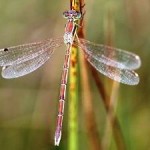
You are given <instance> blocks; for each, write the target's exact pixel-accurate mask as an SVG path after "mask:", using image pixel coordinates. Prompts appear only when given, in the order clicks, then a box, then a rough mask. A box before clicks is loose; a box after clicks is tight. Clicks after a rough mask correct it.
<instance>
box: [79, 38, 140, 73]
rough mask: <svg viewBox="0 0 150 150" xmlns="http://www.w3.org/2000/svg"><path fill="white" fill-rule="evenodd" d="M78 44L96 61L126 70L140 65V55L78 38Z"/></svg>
mask: <svg viewBox="0 0 150 150" xmlns="http://www.w3.org/2000/svg"><path fill="white" fill-rule="evenodd" d="M78 46H79V47H81V48H82V49H83V50H84V52H85V53H86V54H87V55H88V56H92V57H93V58H94V59H95V60H96V62H97V63H99V62H101V63H103V64H106V65H109V66H112V67H116V68H120V69H128V70H134V69H137V68H139V67H140V66H141V60H140V57H139V56H138V55H136V54H134V53H131V52H128V51H125V50H121V49H116V48H113V47H109V46H105V45H99V44H94V43H92V42H90V41H87V40H85V39H80V40H79V44H78Z"/></svg>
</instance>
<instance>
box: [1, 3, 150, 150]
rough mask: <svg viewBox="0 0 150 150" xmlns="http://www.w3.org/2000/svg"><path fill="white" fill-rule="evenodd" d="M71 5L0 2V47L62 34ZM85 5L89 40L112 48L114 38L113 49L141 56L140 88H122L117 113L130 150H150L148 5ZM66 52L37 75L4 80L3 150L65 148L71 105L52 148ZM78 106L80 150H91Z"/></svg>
mask: <svg viewBox="0 0 150 150" xmlns="http://www.w3.org/2000/svg"><path fill="white" fill-rule="evenodd" d="M69 2H70V1H69V0H68V1H58V0H55V1H52V0H42V1H36V0H26V1H25V0H13V1H12V0H0V47H1V48H3V47H8V46H13V45H18V44H23V43H29V42H33V41H39V40H42V39H46V38H49V37H58V36H61V35H63V33H64V25H65V21H66V20H65V19H63V18H62V12H63V11H64V10H68V9H69V5H70V4H69ZM85 3H86V6H85V10H86V14H85V29H86V30H85V32H86V38H87V39H89V40H90V41H94V42H96V43H109V38H108V37H109V35H111V43H113V45H114V46H115V47H119V48H122V49H126V50H129V51H132V52H134V53H136V54H138V55H139V56H140V57H141V60H142V66H141V68H140V69H139V70H137V72H138V74H139V76H140V83H139V84H138V85H137V86H127V85H122V84H121V85H120V88H119V90H118V91H117V92H118V96H117V97H116V99H117V109H116V114H117V117H118V120H119V122H120V126H121V129H122V132H123V135H124V138H125V143H126V147H127V149H128V150H148V149H150V96H149V95H150V92H149V90H150V77H149V75H150V67H149V64H150V58H149V57H150V1H149V0H142V1H139V0H132V1H130V0H107V1H105V0H91V1H89V0H88V1H85ZM64 48H65V47H62V48H59V49H58V50H56V52H55V54H54V55H53V58H52V59H51V60H50V61H48V62H47V63H46V64H45V65H44V66H43V67H41V68H40V69H38V70H37V71H35V72H34V73H31V74H29V75H27V76H24V77H22V78H18V79H13V80H5V79H3V78H0V150H2V149H3V150H48V149H51V150H53V149H62V150H63V149H67V142H68V138H67V133H68V131H67V116H68V114H67V106H68V104H67V103H66V106H65V108H66V109H65V111H66V112H65V117H64V123H63V137H62V141H61V144H60V147H59V148H58V147H57V148H56V147H54V146H53V136H54V132H55V123H56V116H57V107H58V106H57V104H58V95H59V84H60V77H61V71H62V64H63V60H64V51H65V49H64ZM58 60H59V61H58ZM80 69H82V68H80ZM89 75H90V73H89ZM100 78H101V79H103V80H104V83H105V82H106V83H107V79H106V77H104V76H103V75H100ZM91 79H92V77H91ZM90 84H91V87H93V88H91V89H92V91H91V93H92V95H93V106H94V114H95V116H96V123H97V128H98V131H99V133H100V136H101V139H102V140H103V138H104V137H105V136H106V135H105V129H106V124H107V123H106V112H105V109H104V105H103V102H102V101H101V98H100V96H99V94H98V91H97V89H96V87H95V84H94V81H93V80H90ZM81 92H82V91H81ZM109 92H110V93H111V91H109ZM85 98H86V97H85ZM67 101H68V100H67ZM79 105H80V106H79V108H80V110H79V113H80V115H79V150H81V149H82V150H83V149H87V150H88V149H91V148H90V146H89V145H90V144H89V141H88V138H87V136H86V128H85V117H84V113H83V111H82V105H81V102H79ZM111 143H112V144H110V146H109V149H110V150H115V149H117V148H116V146H115V144H114V142H113V140H112V142H111Z"/></svg>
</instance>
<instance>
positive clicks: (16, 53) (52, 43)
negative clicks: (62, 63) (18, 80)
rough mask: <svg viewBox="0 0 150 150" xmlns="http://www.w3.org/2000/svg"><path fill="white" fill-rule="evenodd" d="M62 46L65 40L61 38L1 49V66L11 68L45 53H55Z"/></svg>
mask: <svg viewBox="0 0 150 150" xmlns="http://www.w3.org/2000/svg"><path fill="white" fill-rule="evenodd" d="M62 44H63V38H62V37H61V38H56V39H47V40H43V41H40V42H35V43H29V44H24V45H18V46H13V47H8V48H3V49H0V66H10V65H14V64H20V63H23V62H26V61H28V60H30V59H33V58H35V57H37V56H39V55H41V54H42V53H44V52H45V51H49V52H53V50H54V49H55V48H57V47H59V46H61V45H62Z"/></svg>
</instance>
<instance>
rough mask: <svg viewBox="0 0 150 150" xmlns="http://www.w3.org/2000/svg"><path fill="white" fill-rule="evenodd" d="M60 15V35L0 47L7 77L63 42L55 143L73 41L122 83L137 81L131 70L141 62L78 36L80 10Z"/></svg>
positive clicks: (98, 67)
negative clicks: (63, 22) (63, 20)
mask: <svg viewBox="0 0 150 150" xmlns="http://www.w3.org/2000/svg"><path fill="white" fill-rule="evenodd" d="M63 16H64V17H65V18H66V19H67V23H66V26H65V33H64V36H63V37H60V38H56V39H53V38H52V39H47V40H43V41H40V42H37V43H30V44H24V45H19V46H14V47H9V48H3V49H0V66H2V76H3V77H4V78H7V79H10V78H17V77H21V76H24V75H26V74H29V73H31V72H33V71H34V70H36V69H38V68H39V67H40V66H42V65H43V64H44V63H45V62H46V61H47V60H48V59H49V58H50V57H51V56H52V54H53V52H54V49H56V48H58V47H60V46H61V45H62V44H65V45H66V47H67V48H66V53H65V60H64V65H63V72H62V77H61V87H60V96H59V112H58V117H57V127H56V131H55V145H59V142H60V140H61V130H62V122H63V113H64V103H65V93H66V85H67V78H68V69H69V64H70V54H71V48H72V45H73V44H74V45H76V46H78V47H79V48H80V49H82V50H83V52H84V55H85V56H86V57H85V58H86V59H87V60H88V62H89V63H90V64H91V65H92V66H93V67H94V68H95V69H96V70H97V71H99V72H100V73H102V74H104V75H105V76H107V77H109V78H111V79H113V80H115V81H118V82H121V83H124V84H128V85H136V84H138V82H139V77H138V74H137V73H135V72H134V71H133V70H134V69H137V68H139V67H140V65H141V61H140V58H139V56H137V55H136V54H134V53H131V52H127V51H124V50H121V49H116V48H112V47H109V46H105V45H99V44H94V43H92V42H90V41H87V40H85V39H80V38H78V36H77V32H76V29H77V28H78V27H79V26H78V25H77V23H76V21H77V20H79V19H81V17H82V15H81V13H80V12H77V11H75V10H69V11H65V12H64V13H63Z"/></svg>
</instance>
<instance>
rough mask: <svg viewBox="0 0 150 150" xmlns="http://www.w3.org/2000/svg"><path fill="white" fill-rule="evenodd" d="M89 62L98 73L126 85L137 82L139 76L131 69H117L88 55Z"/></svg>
mask: <svg viewBox="0 0 150 150" xmlns="http://www.w3.org/2000/svg"><path fill="white" fill-rule="evenodd" d="M87 60H88V61H89V63H90V64H91V65H92V66H93V67H94V68H95V69H96V70H98V71H99V72H100V73H102V74H104V75H105V76H107V77H109V78H111V79H113V80H115V81H118V82H121V83H124V84H128V85H136V84H138V83H139V76H138V74H137V73H135V72H134V71H132V70H126V69H119V68H116V67H113V66H108V65H106V63H103V62H100V61H98V60H97V59H95V57H92V55H91V56H88V57H87Z"/></svg>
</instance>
